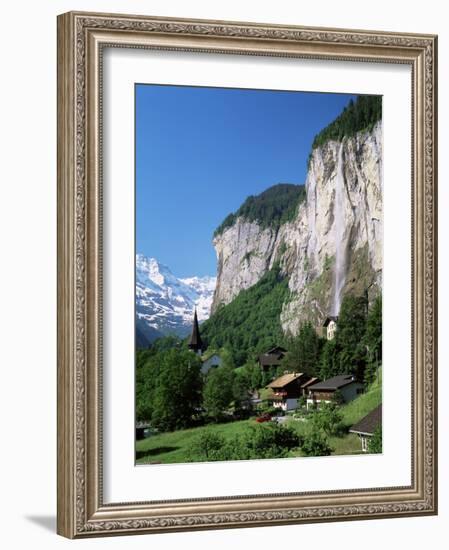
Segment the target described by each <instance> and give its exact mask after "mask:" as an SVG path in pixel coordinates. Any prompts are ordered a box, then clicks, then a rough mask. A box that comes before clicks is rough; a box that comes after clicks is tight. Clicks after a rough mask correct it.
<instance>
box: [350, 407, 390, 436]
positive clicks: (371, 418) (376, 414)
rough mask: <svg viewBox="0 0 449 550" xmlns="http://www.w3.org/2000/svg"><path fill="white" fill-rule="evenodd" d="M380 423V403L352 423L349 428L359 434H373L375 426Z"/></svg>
mask: <svg viewBox="0 0 449 550" xmlns="http://www.w3.org/2000/svg"><path fill="white" fill-rule="evenodd" d="M381 425H382V403H381V404H380V405H379V406H378V407H376V408H375V409H374V410H372V411H371V412H370V413H368V414H367V415H366V416H364V417H363V418H362V419H361V420H359V421H358V422H357V424H354V426H352V428H351V429H350V430H349V431H350V432H352V433H356V434H361V435H373V434H374V432H375V431H376V428H378V427H379V426H381Z"/></svg>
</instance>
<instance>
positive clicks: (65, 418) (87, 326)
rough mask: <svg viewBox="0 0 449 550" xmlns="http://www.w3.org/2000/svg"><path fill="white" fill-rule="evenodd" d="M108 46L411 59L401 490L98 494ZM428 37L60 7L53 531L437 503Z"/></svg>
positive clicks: (257, 522)
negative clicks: (176, 496) (131, 499)
mask: <svg viewBox="0 0 449 550" xmlns="http://www.w3.org/2000/svg"><path fill="white" fill-rule="evenodd" d="M104 47H127V48H129V47H131V48H153V49H170V50H176V51H199V52H205V53H223V54H227V53H228V54H229V53H233V54H240V55H268V56H275V57H283V56H287V57H302V58H305V57H308V58H313V59H332V60H342V59H343V60H350V61H355V62H384V63H406V64H409V65H411V67H412V103H413V105H412V123H413V132H412V133H413V140H412V163H413V169H412V174H413V181H412V188H413V200H412V203H413V204H412V213H413V227H412V237H413V238H412V240H413V251H412V258H413V260H412V270H411V271H412V280H413V285H412V286H413V296H412V303H413V307H412V310H413V311H412V312H411V315H412V319H413V334H412V347H413V349H412V356H413V387H412V410H413V414H412V426H413V434H414V437H413V445H412V447H413V449H412V456H411V460H412V471H413V480H412V485H411V486H410V487H395V488H376V489H369V490H368V489H360V490H350V491H349V490H346V491H324V492H320V493H296V494H295V493H291V494H279V495H248V496H245V497H217V498H208V499H192V500H176V501H164V502H151V501H149V502H146V503H119V504H107V505H106V504H103V501H102V438H101V433H102V432H101V430H102V412H101V396H102V387H101V376H102V318H101V317H102V316H101V314H102V298H101V295H102V256H101V242H102V182H101V179H102V178H101V174H102V158H101V124H102V121H101V89H102V72H101V69H102V62H101V61H102V50H103V48H104ZM436 56H437V38H436V36H431V35H419V34H398V33H387V32H374V31H373V32H371V31H352V30H339V29H321V28H304V27H296V26H278V25H276V26H275V25H261V24H252V23H240V22H239V23H237V22H222V21H202V20H198V21H194V20H187V19H179V20H178V19H169V18H156V17H141V16H128V15H111V14H91V13H76V12H70V13H67V14H64V15H61V16H59V17H58V533H59V534H61V535H64V536H66V537H70V538H79V537H86V536H93V535H96V536H99V535H107V534H131V533H137V532H142V533H148V532H165V531H181V530H191V529H215V528H225V527H228V528H229V527H246V526H248V527H250V526H261V525H276V524H287V523H301V522H317V521H335V520H348V519H368V518H381V517H397V516H410V515H425V514H436V513H437V437H436V428H437V424H436V423H437V417H436V411H437V408H436V398H437V393H436V390H437V379H436V368H437V359H436V351H437V340H436V335H437V326H436V323H437V286H436V284H437V265H436V261H437V257H436V251H437V233H436V221H437V220H436V212H437V208H436V200H437V192H436V183H437V174H436V166H437V159H436V155H437V142H436V139H437V138H436V136H437V133H436V112H437V111H436V108H437V97H436V91H437V86H436V78H437V66H436V59H437V57H436Z"/></svg>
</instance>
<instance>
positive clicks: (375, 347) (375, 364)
mask: <svg viewBox="0 0 449 550" xmlns="http://www.w3.org/2000/svg"><path fill="white" fill-rule="evenodd" d="M364 344H365V347H366V351H367V357H368V364H367V366H366V370H365V383H366V384H370V383H371V382H373V381H374V379H375V378H376V374H377V370H378V368H379V365H380V363H381V362H382V297H381V296H378V297H377V298H376V299H375V301H374V303H373V305H372V307H371V309H370V311H369V313H368V318H367V320H366V332H365V338H364Z"/></svg>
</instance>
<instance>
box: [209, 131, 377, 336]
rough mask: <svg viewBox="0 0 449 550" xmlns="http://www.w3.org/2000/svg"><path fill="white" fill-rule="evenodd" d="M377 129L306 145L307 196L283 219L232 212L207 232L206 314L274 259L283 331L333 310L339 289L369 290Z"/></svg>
mask: <svg viewBox="0 0 449 550" xmlns="http://www.w3.org/2000/svg"><path fill="white" fill-rule="evenodd" d="M381 149H382V131H381V123H380V122H378V123H377V124H376V125H375V126H374V128H373V129H372V130H371V131H369V132H360V133H358V134H356V135H355V136H353V137H345V138H343V140H342V141H327V142H326V143H324V144H323V145H322V146H320V147H316V148H315V149H313V151H312V154H311V157H310V162H309V170H308V175H307V180H306V199H305V201H303V202H302V203H300V204H299V205H298V208H297V212H296V215H295V216H294V218H293V219H292V220H291V221H288V222H286V223H283V224H280V225H275V226H268V227H264V226H262V225H261V224H260V223H258V221H257V220H252V221H248V220H247V219H245V218H244V217H241V216H240V217H237V218H236V220H235V221H234V223H233V224H232V225H231V226H229V227H226V228H225V229H224V230H223V231H222V232H221V233H220V234H217V235H216V236H215V237H214V246H215V249H216V253H217V260H218V273H217V286H216V289H215V294H214V300H213V304H212V312H214V311H216V309H217V308H218V307H219V305H220V304H228V303H229V302H231V301H232V300H233V299H234V298H235V297H236V296H237V295H238V293H239V292H240V291H241V290H243V289H246V288H249V287H250V286H252V285H254V284H255V283H257V282H258V281H259V280H260V278H261V277H262V276H263V275H264V274H265V273H266V272H267V271H269V270H270V269H271V268H273V266H274V265H275V263H277V262H279V264H280V266H281V270H282V272H283V273H284V274H285V275H286V276H288V278H289V288H290V291H291V294H290V297H289V299H288V300H287V301H286V302H285V303H284V305H283V310H282V314H281V322H282V327H283V329H284V331H289V332H292V333H296V331H297V329H298V327H299V325H300V323H301V322H302V321H303V320H306V319H308V320H310V321H312V322H313V323H314V324H316V325H317V326H319V325H320V323H321V322H322V321H323V320H324V319H325V317H326V316H327V315H329V314H334V315H337V314H338V310H339V306H340V302H341V298H342V296H343V295H344V294H345V293H346V292H353V293H362V292H368V295H369V297H371V296H373V295H374V294H375V293H376V292H378V289H379V288H380V285H381V281H382V153H381Z"/></svg>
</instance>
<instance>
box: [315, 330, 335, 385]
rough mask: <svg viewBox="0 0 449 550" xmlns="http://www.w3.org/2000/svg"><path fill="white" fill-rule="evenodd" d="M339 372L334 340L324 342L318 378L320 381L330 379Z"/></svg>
mask: <svg viewBox="0 0 449 550" xmlns="http://www.w3.org/2000/svg"><path fill="white" fill-rule="evenodd" d="M338 371H339V368H338V350H337V342H336V340H335V338H334V339H333V340H326V342H325V343H324V346H323V350H322V352H321V358H320V368H319V377H320V378H321V379H322V380H327V379H328V378H332V376H335V375H336V373H337V372H338Z"/></svg>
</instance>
